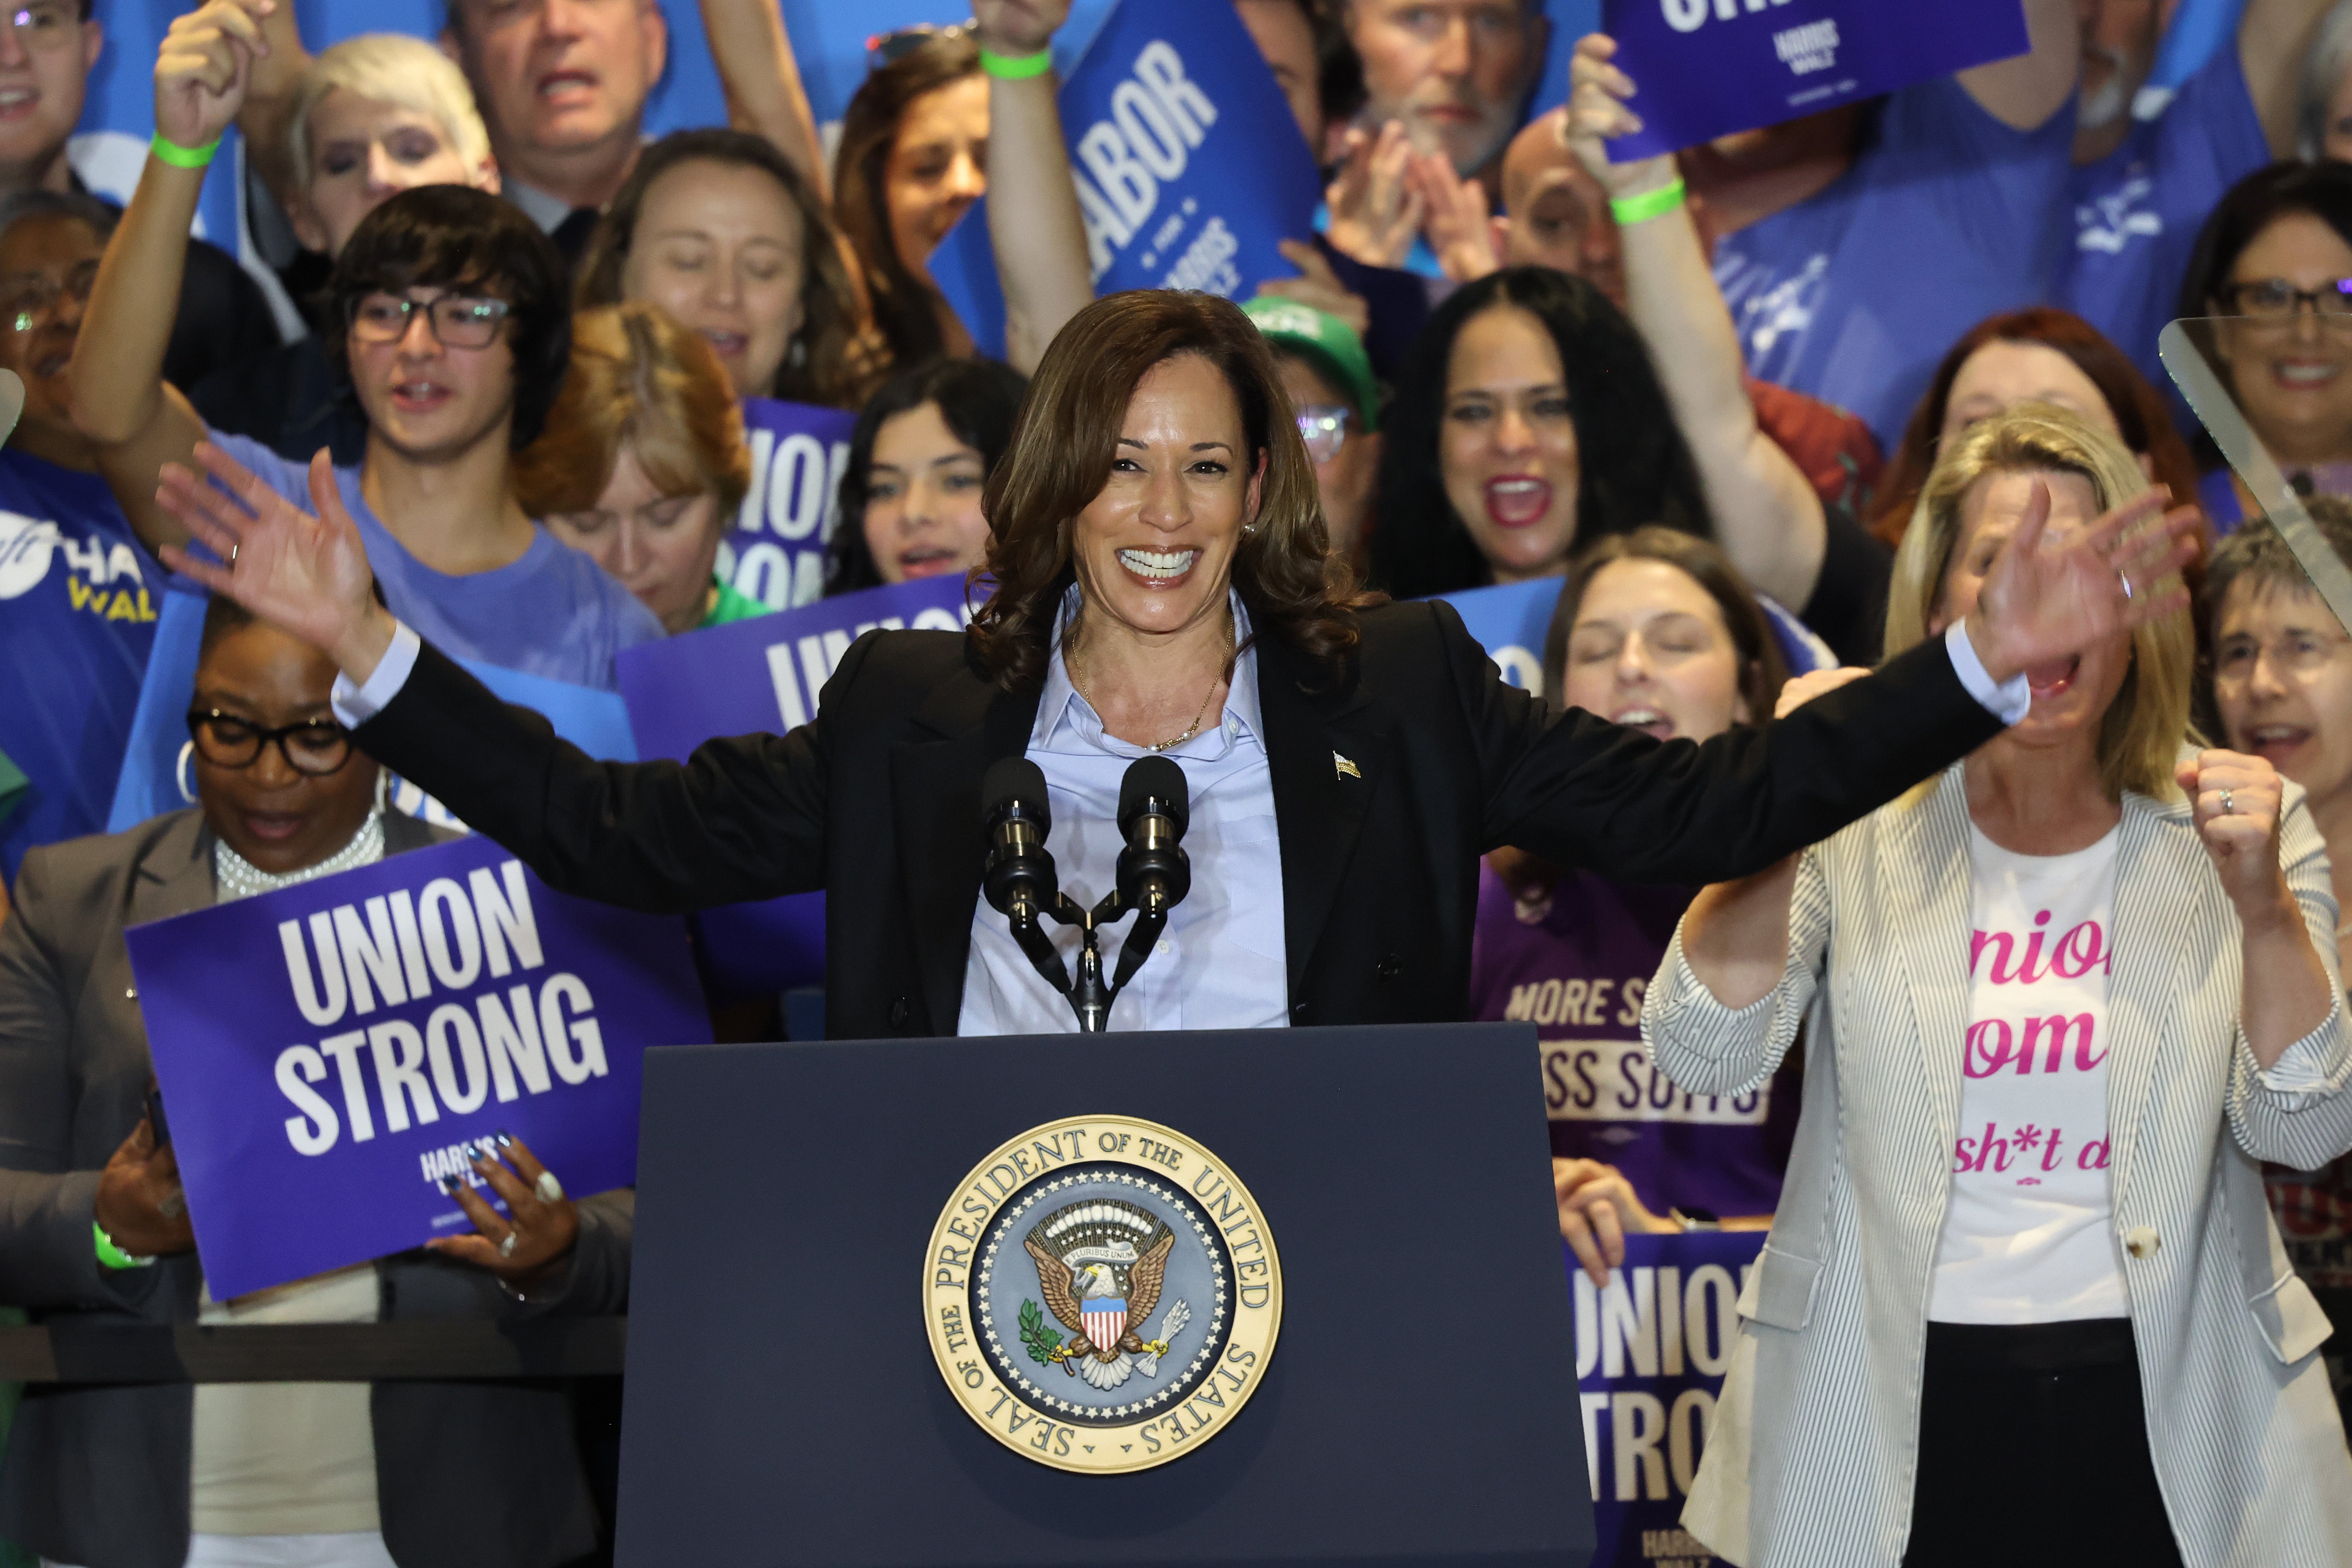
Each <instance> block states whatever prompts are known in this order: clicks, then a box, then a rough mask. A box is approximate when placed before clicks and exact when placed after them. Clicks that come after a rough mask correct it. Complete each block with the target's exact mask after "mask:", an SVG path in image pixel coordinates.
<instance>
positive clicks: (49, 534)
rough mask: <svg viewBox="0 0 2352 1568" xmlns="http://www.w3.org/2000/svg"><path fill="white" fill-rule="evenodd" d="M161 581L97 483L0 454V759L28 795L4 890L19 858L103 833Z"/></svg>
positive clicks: (10, 836) (4, 851)
mask: <svg viewBox="0 0 2352 1568" xmlns="http://www.w3.org/2000/svg"><path fill="white" fill-rule="evenodd" d="M162 584H163V568H162V567H161V566H160V565H158V564H157V563H156V562H155V561H154V560H153V558H152V557H151V556H149V555H148V553H147V552H146V551H145V549H143V548H142V546H141V545H140V543H139V541H138V539H137V537H136V536H135V535H133V534H132V533H131V524H130V523H129V522H128V521H125V520H124V518H123V515H122V510H121V508H120V507H118V506H116V505H115V504H114V497H113V495H112V493H111V492H110V491H109V490H108V489H107V488H106V481H105V480H104V479H100V478H99V477H98V476H97V475H96V474H83V473H77V472H75V471H74V470H73V469H71V468H58V466H57V465H56V464H55V463H46V462H43V461H42V460H41V459H40V458H34V457H28V456H26V454H25V453H23V452H18V451H0V752H6V753H7V754H8V756H9V757H10V758H12V759H13V760H14V761H15V762H16V765H17V766H18V767H20V768H22V769H23V770H24V771H25V775H26V778H27V779H29V780H30V781H31V784H32V789H31V791H30V793H29V795H28V797H27V799H26V803H25V805H24V806H23V807H22V809H20V810H19V811H17V812H16V813H15V814H13V815H12V816H9V818H8V820H7V822H6V824H5V830H0V875H5V878H6V879H7V880H8V881H9V882H10V883H11V884H14V883H15V881H16V865H17V862H19V861H21V860H22V859H23V858H25V851H26V850H27V849H30V848H32V847H35V846H36V845H41V844H53V843H55V842H57V841H58V839H60V838H77V837H80V836H81V835H83V834H86V833H102V832H104V831H105V829H106V814H107V810H108V808H109V807H110V805H112V804H113V800H114V780H115V776H116V775H117V774H118V773H121V771H122V750H123V747H124V746H125V745H127V744H128V743H129V742H130V737H131V714H132V713H133V712H134V711H135V710H137V708H138V706H139V683H140V680H141V679H142V676H143V675H144V674H145V672H146V668H147V652H148V649H149V648H151V647H153V646H154V642H155V614H156V609H157V600H158V597H159V595H160V592H161V587H162Z"/></svg>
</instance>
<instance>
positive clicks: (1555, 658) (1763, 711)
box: [1543, 522, 1789, 728]
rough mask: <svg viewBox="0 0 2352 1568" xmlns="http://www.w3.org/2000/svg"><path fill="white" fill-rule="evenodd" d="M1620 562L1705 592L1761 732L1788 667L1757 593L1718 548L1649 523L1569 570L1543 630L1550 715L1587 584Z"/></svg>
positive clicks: (1591, 549) (1592, 548)
mask: <svg viewBox="0 0 2352 1568" xmlns="http://www.w3.org/2000/svg"><path fill="white" fill-rule="evenodd" d="M1620 561H1656V562H1661V563H1664V564H1665V565H1668V566H1672V567H1674V568H1675V570H1676V571H1678V572H1680V573H1681V574H1683V575H1684V576H1685V577H1687V578H1689V579H1690V580H1691V581H1692V582H1694V583H1696V584H1698V585H1699V586H1700V587H1702V588H1704V589H1706V595H1707V597H1709V598H1711V599H1713V600H1714V601H1715V607H1716V608H1717V610H1719V611H1721V612H1722V614H1723V629H1724V631H1725V632H1726V634H1727V635H1728V636H1729V637H1730V638H1731V648H1732V653H1733V655H1734V656H1735V657H1736V658H1738V660H1739V697H1740V700H1742V701H1743V702H1745V703H1747V704H1748V723H1750V724H1751V725H1755V726H1758V727H1759V728H1760V727H1761V726H1762V725H1764V724H1766V723H1768V722H1769V721H1770V720H1771V718H1772V706H1773V704H1774V703H1776V702H1778V701H1779V700H1780V688H1781V687H1783V686H1784V685H1786V684H1788V680H1789V661H1788V660H1787V658H1783V657H1782V655H1781V653H1780V638H1779V637H1775V636H1773V635H1772V623H1771V622H1770V621H1769V619H1767V618H1766V617H1765V615H1764V606H1762V605H1759V604H1758V603H1757V602H1756V590H1755V589H1753V588H1751V587H1749V586H1748V579H1746V578H1745V577H1742V576H1741V575H1740V574H1739V568H1738V567H1737V566H1734V565H1733V564H1732V563H1731V557H1730V556H1728V555H1726V554H1725V553H1724V552H1723V547H1722V546H1721V545H1719V544H1717V543H1716V542H1714V541H1713V540H1708V539H1701V538H1699V537H1698V535H1696V534H1695V533H1685V532H1684V531H1682V530H1680V529H1678V528H1664V527H1661V526H1660V525H1658V524H1657V523H1654V522H1653V523H1645V524H1643V526H1642V527H1640V528H1637V529H1635V530H1634V531H1633V532H1631V533H1612V534H1607V535H1604V536H1602V537H1601V538H1600V539H1596V540H1594V541H1593V542H1591V544H1589V545H1586V546H1585V547H1584V549H1583V550H1581V551H1580V552H1578V554H1577V556H1576V559H1574V560H1573V561H1570V563H1568V582H1567V584H1566V585H1565V586H1563V587H1562V588H1561V589H1560V591H1559V604H1558V605H1554V606H1553V608H1552V613H1551V624H1550V625H1549V626H1547V627H1546V628H1545V629H1544V646H1543V672H1544V700H1545V701H1547V702H1549V703H1550V704H1551V706H1552V708H1553V710H1555V711H1558V710H1559V709H1561V708H1564V707H1565V706H1567V705H1566V704H1565V703H1563V702H1562V701H1561V700H1560V693H1561V692H1563V691H1564V690H1566V689H1567V687H1568V634H1569V633H1570V632H1572V631H1574V630H1575V629H1576V616H1577V612H1578V611H1580V610H1581V609H1582V608H1583V607H1584V595H1585V591H1586V590H1587V589H1589V588H1591V586H1592V580H1593V579H1594V578H1596V577H1598V576H1600V575H1601V572H1602V570H1603V569H1605V568H1607V567H1609V566H1612V565H1613V564H1615V563H1618V562H1620Z"/></svg>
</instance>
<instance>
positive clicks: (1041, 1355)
mask: <svg viewBox="0 0 2352 1568" xmlns="http://www.w3.org/2000/svg"><path fill="white" fill-rule="evenodd" d="M1021 1245H1022V1247H1024V1249H1025V1250H1026V1251H1027V1252H1028V1254H1029V1256H1030V1257H1031V1258H1035V1259H1036V1261H1037V1288H1038V1290H1039V1293H1040V1294H1042V1295H1043V1296H1044V1297H1045V1307H1046V1310H1049V1311H1051V1312H1052V1313H1053V1314H1054V1317H1055V1321H1058V1322H1059V1323H1060V1324H1061V1325H1062V1327H1063V1328H1065V1329H1066V1330H1068V1331H1069V1334H1070V1337H1069V1339H1068V1340H1067V1341H1064V1340H1063V1339H1061V1337H1060V1336H1058V1335H1056V1334H1055V1333H1054V1332H1053V1331H1051V1330H1049V1329H1047V1328H1046V1327H1045V1318H1044V1314H1042V1313H1040V1312H1038V1311H1037V1310H1036V1307H1035V1306H1034V1303H1024V1307H1023V1310H1022V1313H1021V1319H1022V1323H1021V1335H1022V1338H1023V1340H1024V1341H1025V1342H1027V1345H1028V1349H1029V1354H1030V1356H1031V1358H1032V1359H1033V1360H1035V1361H1038V1362H1041V1363H1045V1364H1046V1365H1058V1366H1059V1367H1060V1368H1061V1369H1062V1370H1063V1371H1064V1372H1066V1373H1069V1374H1070V1375H1071V1376H1073V1377H1079V1378H1084V1379H1085V1380H1086V1382H1087V1386H1088V1387H1091V1388H1096V1389H1103V1390H1108V1389H1113V1388H1117V1387H1118V1386H1119V1385H1120V1384H1123V1383H1125V1382H1127V1380H1128V1379H1129V1378H1130V1377H1133V1376H1135V1375H1136V1374H1137V1373H1141V1374H1142V1375H1143V1376H1145V1377H1147V1378H1151V1377H1158V1376H1159V1375H1160V1357H1161V1356H1163V1355H1166V1354H1167V1353H1168V1347H1169V1346H1170V1345H1171V1343H1173V1342H1174V1341H1175V1339H1176V1336H1177V1334H1178V1333H1179V1332H1181V1331H1182V1330H1183V1327H1184V1325H1185V1324H1186V1323H1187V1322H1188V1321H1191V1319H1192V1309H1191V1308H1190V1307H1188V1306H1186V1305H1185V1304H1184V1302H1183V1301H1181V1300H1176V1301H1171V1302H1170V1303H1169V1305H1168V1310H1167V1312H1166V1313H1165V1314H1163V1315H1162V1317H1161V1319H1160V1328H1159V1334H1158V1337H1157V1338H1155V1339H1150V1340H1147V1339H1145V1338H1144V1337H1143V1334H1142V1332H1141V1329H1142V1328H1143V1325H1145V1324H1147V1323H1149V1322H1150V1320H1151V1314H1152V1312H1153V1310H1155V1309H1156V1308H1158V1307H1159V1305H1160V1287H1161V1285H1162V1284H1163V1283H1164V1282H1165V1280H1166V1279H1167V1277H1168V1254H1169V1252H1170V1251H1171V1249H1172V1248H1173V1247H1175V1245H1176V1234H1175V1232H1173V1231H1171V1230H1170V1229H1169V1228H1168V1226H1167V1225H1166V1224H1165V1223H1164V1222H1162V1221H1161V1220H1160V1217H1159V1216H1158V1215H1154V1214H1152V1213H1150V1211H1149V1210H1146V1209H1143V1208H1139V1207H1138V1206H1137V1205H1133V1204H1129V1203H1121V1202H1118V1201H1117V1200H1103V1201H1098V1202H1093V1203H1081V1204H1073V1205H1070V1206H1069V1207H1067V1208H1064V1209H1059V1210H1056V1211H1055V1212H1054V1213H1053V1214H1049V1215H1046V1216H1045V1218H1044V1219H1042V1220H1040V1221H1038V1222H1037V1224H1036V1225H1035V1226H1033V1227H1032V1228H1031V1230H1030V1232H1029V1234H1028V1235H1027V1236H1025V1237H1023V1238H1022V1241H1021Z"/></svg>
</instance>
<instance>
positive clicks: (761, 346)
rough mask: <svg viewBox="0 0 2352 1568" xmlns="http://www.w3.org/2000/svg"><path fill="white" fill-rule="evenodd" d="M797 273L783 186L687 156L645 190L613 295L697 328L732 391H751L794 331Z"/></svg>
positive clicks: (735, 166) (770, 377)
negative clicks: (616, 292)
mask: <svg viewBox="0 0 2352 1568" xmlns="http://www.w3.org/2000/svg"><path fill="white" fill-rule="evenodd" d="M807 276H808V274H807V263H806V253H805V249H804V236H803V232H802V226H801V215H800V209H799V208H797V207H795V206H794V205H793V199H792V196H791V195H790V194H789V193H788V192H786V191H785V189H784V188H783V186H782V185H780V184H777V183H776V181H775V179H774V177H773V176H772V175H771V174H768V173H767V172H766V171H764V170H761V169H754V168H750V167H748V166H746V165H743V164H740V163H711V162H709V161H708V160H706V159H692V160H689V161H688V162H686V163H680V164H678V165H677V167H676V168H674V169H669V170H667V171H665V172H664V173H663V174H662V175H661V177H660V178H658V179H656V180H655V181H654V182H653V184H650V185H648V186H647V187H646V195H645V203H644V205H643V206H642V207H640V208H639V210H638V213H637V226H636V230H635V235H634V236H633V237H631V239H630V241H629V254H628V258H627V259H626V260H625V261H624V262H623V263H622V267H621V293H622V297H623V298H624V299H629V300H646V301H648V302H650V303H652V304H656V305H659V306H660V307H661V308H662V309H663V310H667V312H669V315H670V318H671V319H672V320H673V321H677V323H678V325H680V326H682V327H685V328H687V329H688V331H697V332H699V333H701V334H702V336H703V337H704V338H705V339H706V340H707V341H708V342H709V344H710V346H711V347H712V348H714V349H716V350H717V351H718V352H719V363H720V364H723V365H725V366H726V367H727V378H728V380H729V381H730V382H732V383H733V384H734V386H735V392H736V395H738V396H741V397H757V396H761V395H766V394H767V393H769V392H770V391H772V389H773V388H774V386H775V382H776V372H777V370H778V369H779V368H780V367H781V366H782V364H783V363H784V354H785V353H786V351H787V350H788V349H789V348H790V347H791V344H792V341H793V334H795V333H796V332H798V331H800V330H801V321H802V319H803V301H802V298H801V294H802V288H803V284H804V283H805V282H806V280H807Z"/></svg>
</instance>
